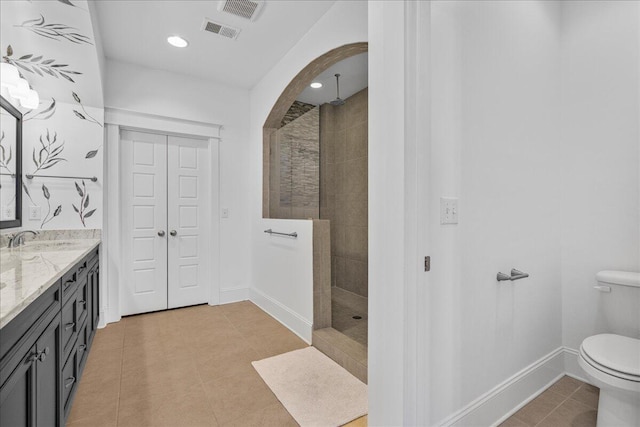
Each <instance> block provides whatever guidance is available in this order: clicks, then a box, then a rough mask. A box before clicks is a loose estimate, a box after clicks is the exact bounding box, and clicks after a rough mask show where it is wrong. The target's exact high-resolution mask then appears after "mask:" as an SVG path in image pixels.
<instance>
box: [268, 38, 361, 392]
mask: <svg viewBox="0 0 640 427" xmlns="http://www.w3.org/2000/svg"><path fill="white" fill-rule="evenodd" d="M367 70H368V54H367V44H366V43H357V44H354V45H347V46H343V47H341V48H338V49H334V50H333V51H330V52H328V53H327V54H325V55H323V56H322V57H320V58H318V59H316V60H315V61H314V62H312V63H311V64H309V66H307V67H306V68H305V69H304V70H302V71H301V72H300V74H299V75H298V76H297V77H296V78H295V79H294V80H293V81H292V82H291V83H290V84H289V86H288V87H287V89H285V92H283V94H282V96H281V98H280V100H279V102H278V103H277V104H276V106H275V107H274V109H273V110H272V114H271V115H270V116H269V118H268V120H267V123H266V124H265V128H264V151H265V153H264V160H265V165H264V169H263V171H264V176H263V178H264V187H263V190H264V191H263V193H264V194H263V216H264V217H265V218H280V219H304V220H313V258H314V261H313V262H314V268H313V269H314V274H313V276H314V285H313V287H314V289H313V297H314V322H313V323H314V332H313V345H314V346H316V347H317V348H318V349H319V350H321V351H322V352H324V353H325V354H327V355H328V356H329V357H331V358H333V359H334V360H336V361H337V362H338V363H340V364H342V365H343V366H344V367H345V368H346V369H347V370H349V371H351V372H352V373H353V374H354V375H355V376H357V377H358V378H360V379H361V380H363V381H365V382H366V380H367V331H368V327H367V326H368V310H367V305H368V199H367V197H368V72H367ZM311 83H314V84H313V85H311ZM289 92H290V93H289ZM281 100H284V101H285V102H284V103H283V105H280V101H281Z"/></svg>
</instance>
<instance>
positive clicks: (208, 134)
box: [101, 108, 248, 325]
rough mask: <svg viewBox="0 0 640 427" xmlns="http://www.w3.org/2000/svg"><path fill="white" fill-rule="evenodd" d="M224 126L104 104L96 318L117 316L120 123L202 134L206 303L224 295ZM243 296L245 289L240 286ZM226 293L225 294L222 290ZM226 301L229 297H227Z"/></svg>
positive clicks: (135, 127)
mask: <svg viewBox="0 0 640 427" xmlns="http://www.w3.org/2000/svg"><path fill="white" fill-rule="evenodd" d="M222 128H223V126H222V125H220V124H215V123H206V122H198V121H194V120H185V119H179V118H175V117H164V116H159V115H155V114H147V113H141V112H135V111H127V110H120V109H115V108H105V160H104V161H105V164H104V165H105V167H104V185H105V187H104V192H103V194H104V211H105V213H106V215H104V219H103V255H102V262H103V265H104V267H103V268H102V269H101V271H102V284H103V286H102V288H103V291H102V292H103V294H102V295H103V305H102V310H103V313H101V317H102V319H103V320H101V324H102V325H105V324H107V323H112V322H117V321H119V320H120V318H121V315H120V287H121V284H122V274H121V269H122V265H123V263H122V260H121V256H122V251H121V250H120V248H121V245H122V240H121V223H120V217H121V215H120V212H121V209H122V206H121V205H120V191H119V190H120V185H121V183H120V164H119V163H120V162H119V158H120V132H121V130H122V129H127V130H136V131H141V132H150V133H161V134H165V135H175V136H186V137H191V138H200V139H207V140H208V142H209V152H210V170H211V184H212V185H211V193H210V197H211V200H210V202H211V218H210V220H211V223H210V224H209V234H210V235H209V241H210V242H211V246H210V253H211V272H212V274H211V293H210V297H209V304H210V305H217V304H219V303H220V302H221V300H223V299H224V298H223V296H222V295H221V291H220V215H219V212H220V209H219V206H220V202H219V197H220V177H219V170H220V148H219V147H220V143H221V141H222V139H221V137H220V133H221V130H222ZM245 293H246V294H247V295H246V296H245V298H243V299H247V297H248V291H247V290H246V289H245ZM225 295H226V294H225ZM228 302H230V301H228Z"/></svg>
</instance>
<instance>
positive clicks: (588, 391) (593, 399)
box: [571, 384, 600, 409]
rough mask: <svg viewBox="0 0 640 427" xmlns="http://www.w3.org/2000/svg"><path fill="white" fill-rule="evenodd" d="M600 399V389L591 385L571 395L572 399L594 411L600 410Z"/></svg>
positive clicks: (583, 386)
mask: <svg viewBox="0 0 640 427" xmlns="http://www.w3.org/2000/svg"><path fill="white" fill-rule="evenodd" d="M599 398H600V389H599V388H598V387H594V386H592V385H590V384H583V385H582V387H580V388H579V389H578V390H577V391H576V392H575V393H573V394H572V395H571V399H573V400H577V401H578V402H580V403H582V404H583V405H586V406H588V407H590V408H593V409H598V399H599Z"/></svg>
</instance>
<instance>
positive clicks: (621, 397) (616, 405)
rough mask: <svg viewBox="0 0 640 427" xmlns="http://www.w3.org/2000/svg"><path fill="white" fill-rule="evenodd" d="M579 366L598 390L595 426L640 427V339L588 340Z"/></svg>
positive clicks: (608, 337) (603, 336)
mask: <svg viewBox="0 0 640 427" xmlns="http://www.w3.org/2000/svg"><path fill="white" fill-rule="evenodd" d="M578 363H579V365H580V367H581V368H582V369H583V370H584V371H585V372H586V374H587V375H588V377H589V379H590V380H591V381H590V382H591V383H592V384H593V385H595V386H597V387H599V388H600V398H599V401H598V424H597V425H598V427H610V426H621V427H622V426H625V427H626V426H630V427H631V426H640V340H639V339H635V338H629V337H625V336H622V335H616V334H600V335H594V336H591V337H588V338H586V339H585V340H584V341H583V342H582V345H581V346H580V355H579V357H578Z"/></svg>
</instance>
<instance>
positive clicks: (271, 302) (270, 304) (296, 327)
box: [249, 288, 313, 345]
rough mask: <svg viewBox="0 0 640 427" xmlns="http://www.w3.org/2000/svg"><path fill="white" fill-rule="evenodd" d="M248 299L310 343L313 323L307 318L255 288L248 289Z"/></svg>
mask: <svg viewBox="0 0 640 427" xmlns="http://www.w3.org/2000/svg"><path fill="white" fill-rule="evenodd" d="M249 300H250V301H251V302H252V303H254V304H255V305H257V306H258V307H260V308H261V309H263V310H264V311H266V312H267V313H268V314H269V315H270V316H271V317H273V318H275V319H276V320H277V321H279V322H280V323H282V324H283V325H284V326H286V327H287V328H289V329H290V330H291V331H293V333H295V334H296V335H298V336H299V337H300V338H302V340H304V341H305V342H306V343H307V344H309V345H311V333H312V332H313V324H312V323H311V322H309V321H308V320H307V319H305V318H304V317H302V316H300V315H299V314H298V313H296V312H294V311H293V310H291V309H290V308H288V307H286V306H284V305H283V304H281V303H280V302H279V301H276V300H275V299H273V298H271V297H270V296H268V295H265V294H264V293H262V292H260V291H259V290H257V289H255V288H251V289H250V290H249Z"/></svg>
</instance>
